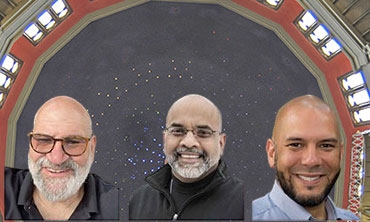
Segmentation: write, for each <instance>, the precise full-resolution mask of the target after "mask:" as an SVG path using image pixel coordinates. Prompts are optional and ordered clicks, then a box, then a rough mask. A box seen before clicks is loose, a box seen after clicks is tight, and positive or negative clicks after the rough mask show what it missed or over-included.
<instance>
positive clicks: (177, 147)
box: [163, 95, 226, 182]
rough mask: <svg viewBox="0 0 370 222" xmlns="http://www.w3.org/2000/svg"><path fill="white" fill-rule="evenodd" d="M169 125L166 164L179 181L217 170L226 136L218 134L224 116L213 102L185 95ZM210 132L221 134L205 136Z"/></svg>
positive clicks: (166, 142)
mask: <svg viewBox="0 0 370 222" xmlns="http://www.w3.org/2000/svg"><path fill="white" fill-rule="evenodd" d="M166 122H167V123H166V125H167V127H170V129H169V130H166V131H165V132H164V133H163V140H164V152H165V154H166V161H167V162H168V163H169V164H170V166H171V167H172V172H173V174H174V175H175V176H176V177H177V178H178V179H179V180H181V181H183V182H194V181H197V180H200V179H201V178H204V177H205V176H206V175H208V174H209V173H210V172H212V171H213V170H214V169H216V167H217V164H218V161H219V160H220V157H221V155H222V153H223V149H224V145H225V140H226V136H225V135H224V134H220V133H219V132H220V131H221V115H220V112H219V111H218V109H217V108H216V106H215V105H214V104H213V103H211V102H210V101H209V100H208V99H206V98H204V97H201V96H198V95H189V96H185V97H183V98H182V99H180V100H178V101H177V102H175V103H174V105H173V106H172V107H171V108H170V110H169V112H168V115H167V120H166ZM187 130H190V131H187ZM209 130H214V131H218V132H214V133H212V134H211V135H209V136H206V135H208V134H207V133H208V132H210V131H209ZM181 132H182V133H181ZM184 132H185V133H184ZM211 132H212V131H211ZM194 133H195V134H198V135H194ZM180 134H182V135H180Z"/></svg>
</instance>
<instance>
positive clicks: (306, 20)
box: [298, 11, 317, 31]
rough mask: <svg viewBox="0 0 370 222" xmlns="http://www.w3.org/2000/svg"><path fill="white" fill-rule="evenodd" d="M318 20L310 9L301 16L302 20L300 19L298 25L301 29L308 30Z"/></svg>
mask: <svg viewBox="0 0 370 222" xmlns="http://www.w3.org/2000/svg"><path fill="white" fill-rule="evenodd" d="M316 22H317V19H316V18H315V17H314V16H313V14H312V13H311V12H310V11H307V12H306V13H305V14H304V15H303V16H302V18H301V20H299V21H298V25H299V27H300V28H301V29H303V30H304V31H307V30H308V29H309V28H311V27H312V26H313V25H314V24H315V23H316Z"/></svg>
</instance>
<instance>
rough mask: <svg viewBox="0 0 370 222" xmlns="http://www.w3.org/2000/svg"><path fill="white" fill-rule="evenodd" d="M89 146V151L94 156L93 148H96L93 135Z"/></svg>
mask: <svg viewBox="0 0 370 222" xmlns="http://www.w3.org/2000/svg"><path fill="white" fill-rule="evenodd" d="M90 144H91V146H90V151H91V153H93V154H95V147H96V136H95V135H93V136H92V137H91V139H90Z"/></svg>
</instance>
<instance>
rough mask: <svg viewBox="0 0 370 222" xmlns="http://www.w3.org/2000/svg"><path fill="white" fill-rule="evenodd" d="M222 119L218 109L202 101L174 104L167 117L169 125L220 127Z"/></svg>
mask: <svg viewBox="0 0 370 222" xmlns="http://www.w3.org/2000/svg"><path fill="white" fill-rule="evenodd" d="M220 121H221V117H220V115H219V112H218V110H217V108H216V107H215V106H214V105H212V104H209V103H205V102H202V101H182V102H179V103H176V104H174V105H173V106H172V107H171V108H170V110H169V112H168V115H167V121H166V122H167V125H172V124H181V125H184V126H199V125H204V126H212V127H219V126H220V124H221V123H220Z"/></svg>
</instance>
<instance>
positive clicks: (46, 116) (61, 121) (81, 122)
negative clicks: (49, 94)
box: [34, 109, 89, 135]
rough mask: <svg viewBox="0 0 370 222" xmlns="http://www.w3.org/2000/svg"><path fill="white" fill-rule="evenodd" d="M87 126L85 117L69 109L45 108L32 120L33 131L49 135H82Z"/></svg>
mask: <svg viewBox="0 0 370 222" xmlns="http://www.w3.org/2000/svg"><path fill="white" fill-rule="evenodd" d="M88 128H89V123H88V121H87V120H86V117H85V116H84V115H82V114H81V113H80V112H78V111H74V110H70V109H57V110H50V109H45V110H43V111H41V112H40V113H39V114H38V115H37V118H35V122H34V131H36V132H38V131H42V132H40V133H48V134H51V135H59V134H63V135H66V134H68V135H74V134H77V135H83V134H86V131H87V130H88Z"/></svg>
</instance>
